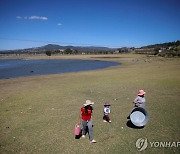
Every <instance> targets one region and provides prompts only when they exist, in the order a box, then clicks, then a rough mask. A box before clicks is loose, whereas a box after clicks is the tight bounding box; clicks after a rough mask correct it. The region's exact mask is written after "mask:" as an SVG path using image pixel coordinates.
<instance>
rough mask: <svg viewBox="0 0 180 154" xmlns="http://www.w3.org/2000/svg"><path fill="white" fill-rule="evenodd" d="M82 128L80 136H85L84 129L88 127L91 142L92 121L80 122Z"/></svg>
mask: <svg viewBox="0 0 180 154" xmlns="http://www.w3.org/2000/svg"><path fill="white" fill-rule="evenodd" d="M82 126H83V128H82V135H86V133H87V129H86V127H88V134H89V140H90V141H92V140H93V139H94V138H93V133H92V119H90V120H89V121H85V120H82Z"/></svg>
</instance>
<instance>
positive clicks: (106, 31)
mask: <svg viewBox="0 0 180 154" xmlns="http://www.w3.org/2000/svg"><path fill="white" fill-rule="evenodd" d="M179 8H180V0H0V50H9V49H23V48H30V47H39V46H43V45H47V44H58V45H74V46H105V47H111V48H117V47H141V46H145V45H151V44H157V43H164V42H171V41H176V40H180V9H179Z"/></svg>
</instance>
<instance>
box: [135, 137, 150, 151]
mask: <svg viewBox="0 0 180 154" xmlns="http://www.w3.org/2000/svg"><path fill="white" fill-rule="evenodd" d="M147 146H148V141H147V139H146V138H145V139H144V138H139V139H138V140H137V141H136V148H137V149H138V151H142V150H145V149H146V148H147Z"/></svg>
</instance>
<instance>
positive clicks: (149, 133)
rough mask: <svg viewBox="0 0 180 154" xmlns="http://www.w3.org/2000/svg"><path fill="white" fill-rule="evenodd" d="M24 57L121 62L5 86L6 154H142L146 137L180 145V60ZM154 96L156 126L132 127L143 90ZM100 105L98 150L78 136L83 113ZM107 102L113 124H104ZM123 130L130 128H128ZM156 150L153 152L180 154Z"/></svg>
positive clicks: (1, 86)
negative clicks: (89, 105)
mask: <svg viewBox="0 0 180 154" xmlns="http://www.w3.org/2000/svg"><path fill="white" fill-rule="evenodd" d="M23 58H28V59H30V58H33V59H34V58H38V59H42V58H51V59H54V58H56V59H61V58H66V59H70V58H71V59H93V60H94V59H96V60H111V61H117V62H121V63H122V65H119V66H116V67H109V68H106V69H102V70H95V71H87V72H78V73H67V74H56V75H46V76H35V77H25V78H16V79H6V80H0V91H1V95H0V103H1V108H0V123H1V125H0V138H1V140H0V153H103V154H104V153H138V151H137V148H136V147H135V142H136V140H137V139H138V138H147V139H148V140H149V141H152V142H153V141H179V138H180V134H179V132H180V118H179V116H180V114H179V110H180V105H179V102H180V97H179V94H180V78H179V76H180V70H179V68H180V60H179V59H176V58H173V59H164V58H160V57H146V56H143V55H133V54H123V55H101V56H100V55H86V56H82V55H81V56H51V57H47V56H37V57H29V56H27V57H23ZM141 88H142V89H144V90H145V91H146V92H147V95H146V99H147V105H146V109H147V111H148V113H149V115H150V120H149V122H148V124H147V125H146V127H144V128H143V129H134V128H130V127H128V126H127V119H126V117H127V116H128V114H129V112H130V111H131V109H132V107H133V105H132V100H133V99H134V98H135V96H136V94H137V91H138V90H139V89H141ZM86 99H91V100H92V101H94V102H95V105H94V114H93V123H94V128H93V132H94V137H95V139H96V140H97V143H96V144H90V143H89V141H88V138H86V139H84V140H82V139H80V140H76V139H75V138H74V135H73V129H74V125H75V123H76V121H77V118H78V114H79V110H80V107H81V106H82V104H83V103H84V101H85V100H86ZM105 101H109V102H110V103H111V111H112V113H111V115H110V116H111V119H112V123H111V124H107V123H103V122H102V116H103V115H102V109H103V104H104V102H105ZM122 127H123V128H122ZM179 149H180V148H174V147H173V148H150V147H148V148H147V149H146V150H145V151H144V152H146V153H174V152H175V153H179V152H180V150H179Z"/></svg>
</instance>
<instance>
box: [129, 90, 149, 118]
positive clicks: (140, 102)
mask: <svg viewBox="0 0 180 154" xmlns="http://www.w3.org/2000/svg"><path fill="white" fill-rule="evenodd" d="M145 93H146V92H145V91H144V90H142V89H141V90H139V92H138V96H137V97H136V98H135V99H134V101H133V103H134V108H136V107H142V108H145V104H146V99H145ZM127 119H130V115H129V116H128V117H127Z"/></svg>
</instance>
